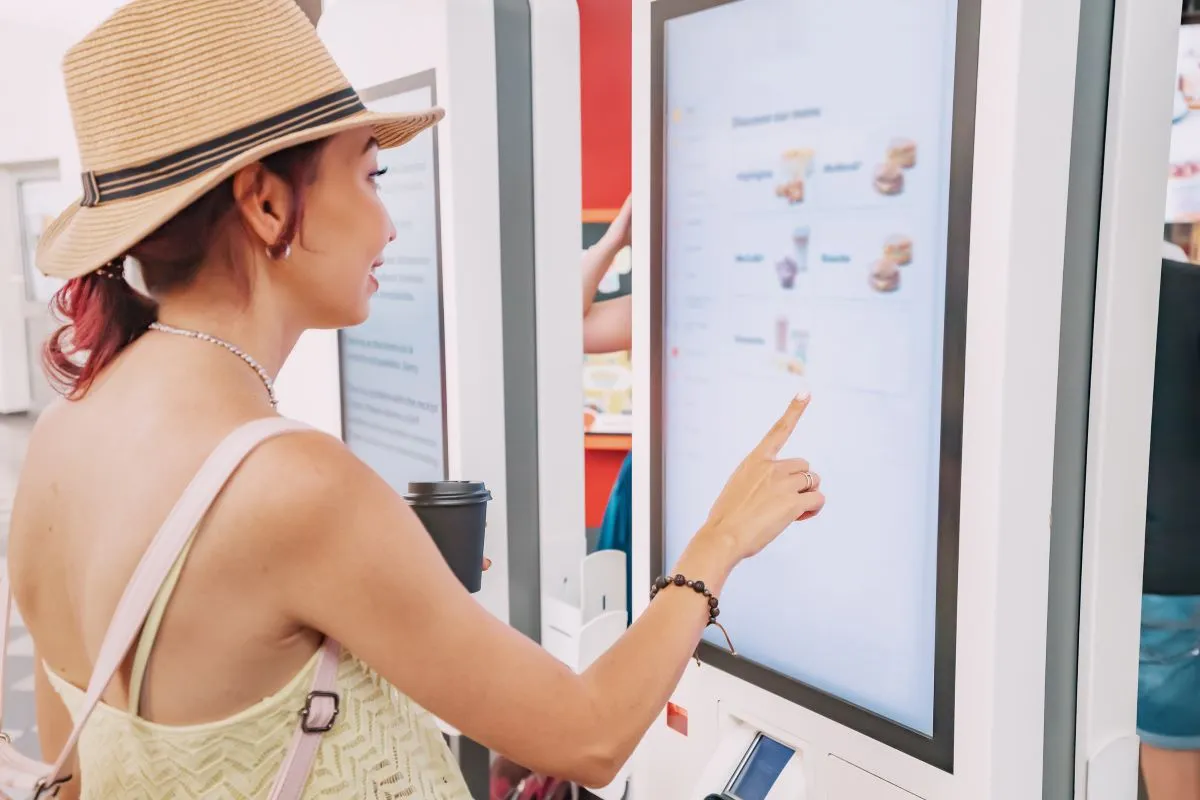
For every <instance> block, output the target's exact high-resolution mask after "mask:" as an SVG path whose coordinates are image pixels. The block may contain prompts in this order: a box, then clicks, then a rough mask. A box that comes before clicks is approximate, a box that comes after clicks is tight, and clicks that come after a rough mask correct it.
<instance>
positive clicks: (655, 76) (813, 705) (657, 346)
mask: <svg viewBox="0 0 1200 800" xmlns="http://www.w3.org/2000/svg"><path fill="white" fill-rule="evenodd" d="M732 2H741V0H655V1H654V2H653V3H652V4H651V88H650V92H651V97H650V127H651V156H650V157H651V168H650V195H651V207H650V215H649V216H650V253H651V258H652V259H653V263H652V265H651V269H650V291H651V297H650V309H651V312H650V313H651V323H650V360H651V364H650V397H649V408H650V495H649V496H650V536H651V543H650V570H651V574H650V576H649V578H650V580H651V581H652V580H654V578H655V577H657V576H659V575H661V574H663V571H664V565H663V561H664V535H663V529H664V519H663V513H664V509H663V494H662V493H663V486H664V480H663V475H664V470H665V463H664V457H663V427H662V426H663V355H664V353H663V348H664V341H663V330H664V321H665V317H666V313H665V307H664V299H665V291H664V281H665V278H664V265H663V263H662V262H663V260H664V258H665V252H666V251H665V230H664V214H665V208H664V183H665V176H666V151H665V148H664V134H665V127H666V113H667V109H666V107H665V101H666V97H665V94H666V87H665V78H666V75H665V43H666V41H665V30H666V23H667V22H668V21H669V20H672V19H675V18H677V17H681V16H686V15H690V14H695V13H699V12H703V11H708V10H710V9H713V8H716V7H719V6H723V5H727V4H729V3H732ZM980 4H981V0H958V14H957V31H956V43H955V55H954V59H955V65H954V89H953V92H954V100H953V111H952V133H951V146H950V196H949V200H948V202H949V214H948V220H947V222H948V225H947V237H948V242H947V251H946V305H945V329H944V335H943V339H944V343H943V366H942V423H941V453H940V463H939V486H940V491H939V508H938V543H937V572H936V575H937V588H936V591H937V599H936V611H935V632H934V637H935V639H934V709H933V735H932V736H927V735H925V734H924V733H921V732H918V731H915V730H912V729H911V728H908V727H905V726H903V725H900V724H898V723H896V722H893V721H891V720H889V719H886V718H884V717H882V716H880V715H878V714H875V713H873V712H871V711H867V710H866V709H864V708H861V707H859V706H856V705H854V704H852V703H849V702H847V701H845V700H843V699H841V698H839V697H835V696H834V695H832V694H829V693H827V692H824V691H821V690H820V689H817V688H815V687H813V686H810V685H808V684H805V683H802V682H800V681H797V680H795V679H793V678H790V677H788V676H786V675H783V674H781V673H779V672H776V671H775V670H772V669H770V668H768V667H764V666H762V665H761V664H757V663H755V662H752V661H749V660H747V659H744V658H741V657H740V656H735V655H732V654H731V653H729V652H728V651H726V650H723V649H721V648H719V647H714V646H712V645H711V644H709V643H708V642H707V641H703V642H701V644H700V649H699V656H700V658H701V660H702V661H704V662H705V663H707V664H711V665H712V666H714V667H716V668H718V669H720V670H722V671H724V672H727V673H729V674H731V675H734V676H735V677H738V678H740V679H742V680H745V681H747V682H749V683H752V684H754V685H756V686H759V687H761V688H763V689H765V690H767V691H769V692H771V693H772V694H775V695H777V696H779V697H781V698H783V699H785V700H788V701H790V702H793V703H796V704H798V705H801V706H803V707H805V708H808V709H810V710H812V711H814V712H816V713H818V714H820V715H822V716H824V717H828V718H829V719H832V720H834V721H835V722H838V723H840V724H842V725H845V726H846V727H848V728H851V729H853V730H855V731H858V732H859V733H862V734H864V735H866V736H869V737H871V738H873V739H876V740H877V741H879V742H882V743H883V744H885V745H888V746H890V747H893V748H895V749H897V750H900V751H901V752H903V753H906V754H908V755H910V756H912V757H913V758H916V759H919V760H921V761H923V762H925V763H927V764H930V765H931V766H933V767H936V768H938V769H941V770H943V771H945V772H951V773H952V772H953V771H954V702H955V660H956V647H957V632H958V543H959V511H960V505H961V483H962V431H963V393H964V380H965V378H964V376H965V360H966V359H965V356H966V332H967V280H968V267H969V256H970V229H971V185H972V163H973V159H974V149H975V148H974V144H975V103H976V95H977V81H978V62H979V17H980ZM735 633H736V632H735Z"/></svg>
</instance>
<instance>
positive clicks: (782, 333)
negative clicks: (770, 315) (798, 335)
mask: <svg viewBox="0 0 1200 800" xmlns="http://www.w3.org/2000/svg"><path fill="white" fill-rule="evenodd" d="M791 329H792V324H791V323H790V322H788V319H787V317H779V318H777V319H776V320H775V351H776V352H778V353H786V352H787V349H788V334H789V333H790V332H791Z"/></svg>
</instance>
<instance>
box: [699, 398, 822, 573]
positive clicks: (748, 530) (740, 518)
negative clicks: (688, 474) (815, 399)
mask: <svg viewBox="0 0 1200 800" xmlns="http://www.w3.org/2000/svg"><path fill="white" fill-rule="evenodd" d="M809 400H810V398H809V396H808V395H807V394H804V395H797V396H796V398H795V399H793V400H792V402H791V403H790V404H789V405H788V408H787V411H785V412H784V414H783V416H782V417H780V418H779V421H778V422H776V423H775V425H774V426H773V427H772V428H771V430H770V431H769V432H768V433H767V435H766V436H765V437H764V438H763V440H762V441H761V442H759V444H758V446H756V447H755V448H754V450H752V451H751V452H750V455H748V456H746V458H745V460H743V461H742V463H741V464H739V465H738V467H737V469H736V470H734V472H733V475H731V476H730V478H729V481H728V482H727V483H726V484H725V488H724V489H723V490H722V491H721V494H720V496H719V497H718V498H717V501H716V503H714V504H713V507H712V511H710V512H709V516H708V524H707V525H706V527H708V528H711V529H712V530H714V531H718V532H720V533H721V534H722V535H724V536H727V537H730V539H731V540H732V543H733V546H734V552H735V555H736V556H737V557H738V558H743V559H744V558H749V557H750V556H753V555H755V554H757V553H758V552H759V551H761V550H762V549H763V548H764V547H766V546H767V545H768V544H770V543H771V542H772V541H774V540H775V538H776V537H778V536H779V534H781V533H783V531H784V529H786V528H787V527H788V526H789V525H791V524H792V523H793V522H797V521H803V520H806V519H810V518H812V517H814V516H816V515H817V514H818V513H820V511H821V508H822V507H823V506H824V505H825V496H824V495H823V494H821V492H820V486H821V478H820V476H818V475H817V474H816V473H815V472H812V471H811V469H810V467H809V463H808V462H807V461H805V460H804V459H802V458H790V459H783V460H779V459H777V456H778V455H779V451H780V450H781V449H782V448H783V446H784V445H785V444H787V441H788V439H789V438H790V437H791V435H792V431H794V430H795V429H796V423H797V422H799V421H800V417H801V416H803V415H804V410H805V409H806V408H808V404H809Z"/></svg>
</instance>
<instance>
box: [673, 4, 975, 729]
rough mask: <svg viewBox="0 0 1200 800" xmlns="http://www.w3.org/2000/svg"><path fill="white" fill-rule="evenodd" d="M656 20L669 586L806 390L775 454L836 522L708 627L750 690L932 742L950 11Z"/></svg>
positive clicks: (727, 594) (745, 586)
mask: <svg viewBox="0 0 1200 800" xmlns="http://www.w3.org/2000/svg"><path fill="white" fill-rule="evenodd" d="M655 5H656V6H660V7H662V8H663V9H664V10H663V11H662V12H661V13H662V15H663V16H665V17H666V18H665V19H664V20H663V21H662V39H661V45H660V46H661V61H660V62H658V63H659V64H660V66H659V67H657V68H656V69H660V70H661V89H660V91H661V95H660V97H661V112H662V122H661V125H662V129H661V130H662V133H661V136H660V137H659V140H660V142H661V144H660V147H659V148H658V149H659V151H660V157H661V158H662V160H663V164H662V166H663V169H662V171H661V174H662V176H663V177H662V178H661V184H660V186H661V191H659V190H656V194H655V196H656V197H659V198H661V201H660V202H661V203H662V208H661V214H659V211H660V210H659V209H655V211H654V212H652V213H653V214H654V215H655V216H657V217H659V218H660V219H661V225H662V237H661V244H662V254H663V261H662V269H661V278H657V280H661V289H660V297H659V301H660V305H661V313H662V321H661V322H662V324H661V334H656V335H659V336H660V337H661V338H660V339H659V340H658V344H659V345H661V348H660V349H659V348H656V349H659V352H658V353H657V354H656V358H657V359H658V364H659V365H660V369H659V375H660V377H661V394H660V395H659V398H658V411H657V413H658V414H659V415H660V416H659V419H660V422H659V423H658V435H659V436H661V440H660V442H661V443H660V445H659V446H660V448H661V460H660V467H659V468H660V469H661V473H660V475H661V477H660V480H661V500H660V503H661V508H660V513H661V518H662V522H661V529H662V546H663V553H662V556H663V559H664V561H665V563H664V564H663V566H664V567H665V568H666V569H668V570H669V569H670V568H671V567H672V566H673V565H674V563H675V562H676V561H677V560H678V558H679V557H680V555H681V554H682V552H683V550H684V548H685V546H686V545H687V544H688V542H689V540H690V539H691V538H692V536H693V535H694V534H695V532H696V531H697V530H699V528H700V527H701V525H702V524H703V523H704V522H705V519H706V517H707V514H708V512H709V509H710V506H711V503H712V501H713V500H714V499H715V498H716V497H717V495H718V493H719V492H720V490H721V488H722V486H723V484H724V482H725V480H726V479H727V478H728V476H729V475H730V474H731V473H732V471H733V470H734V468H735V467H736V466H737V464H738V463H739V461H740V460H741V459H742V458H744V457H745V455H746V454H747V453H748V452H749V451H750V450H751V448H753V447H754V445H755V444H756V443H757V442H758V441H759V440H760V439H761V437H762V436H763V435H764V434H765V433H766V431H767V430H768V428H769V427H770V426H771V424H772V423H773V422H774V421H775V420H776V419H777V418H778V417H779V415H780V414H781V413H782V412H783V410H784V408H785V406H786V404H787V402H788V400H789V399H790V398H791V397H792V396H793V395H795V394H796V393H797V392H798V391H801V390H809V391H811V392H812V394H813V398H814V399H813V402H812V404H811V406H810V408H809V410H808V412H807V414H806V416H805V417H804V419H803V420H802V421H801V422H800V425H799V428H798V429H797V431H796V434H795V436H794V437H793V440H792V442H791V443H790V445H789V446H788V447H787V448H786V449H785V451H784V452H783V454H782V457H799V456H803V457H805V458H807V459H809V460H810V461H811V463H812V464H813V469H814V470H815V471H816V472H819V473H820V475H821V479H822V490H823V491H824V492H825V494H826V497H827V505H826V507H825V510H824V512H823V513H822V514H821V515H820V516H819V517H818V518H816V519H814V520H812V521H809V522H805V523H803V524H799V525H794V526H793V527H792V528H791V529H790V530H788V531H787V532H785V533H784V535H783V536H782V537H780V538H779V539H778V540H777V541H776V542H775V543H774V544H772V545H771V546H770V547H769V548H768V549H767V550H766V551H765V552H763V553H762V554H760V555H759V556H758V557H756V558H753V559H750V560H748V561H746V562H743V563H742V564H741V565H740V566H739V567H738V568H737V569H736V570H735V572H734V574H733V576H732V577H731V578H730V580H729V581H728V583H727V584H726V586H725V589H724V594H723V596H722V597H721V622H722V623H723V624H724V626H725V628H726V629H728V631H729V634H730V636H731V637H732V640H733V643H734V645H735V646H736V648H737V652H738V656H739V657H740V658H739V659H737V660H738V661H742V662H747V663H751V664H753V665H756V666H757V667H760V668H762V669H759V670H758V672H757V673H755V675H761V674H766V673H768V672H769V673H770V674H772V675H774V676H776V677H778V676H782V677H783V678H784V679H787V680H789V681H793V682H797V683H801V684H804V685H806V686H807V687H811V688H813V689H816V690H817V691H818V692H819V693H822V694H824V695H825V696H827V697H832V698H834V699H835V700H836V701H838V702H840V703H844V704H847V705H850V706H853V707H855V708H856V709H859V710H862V711H865V712H868V713H869V714H870V715H874V716H876V717H879V718H882V719H883V720H886V721H888V722H890V723H894V725H896V726H899V727H902V728H904V729H906V730H907V731H910V732H915V733H916V734H919V735H920V736H924V737H930V736H932V735H933V733H934V706H935V639H936V634H937V630H938V586H939V583H938V557H939V535H940V533H944V531H942V532H940V527H939V516H940V514H939V509H949V508H952V509H955V510H956V509H957V502H958V500H957V486H958V483H957V481H958V477H957V464H955V466H954V469H955V470H956V472H955V476H954V478H953V480H952V481H949V482H946V484H945V485H946V486H948V487H951V488H952V490H953V492H954V495H955V496H954V497H953V503H952V505H949V506H944V505H942V503H943V501H945V500H946V499H947V498H946V497H943V496H942V494H943V493H942V492H940V491H939V483H940V482H941V481H942V480H943V479H945V477H946V475H945V474H944V473H943V471H942V464H943V455H944V451H943V444H944V443H943V441H942V430H943V399H944V398H943V388H944V378H945V375H944V366H945V365H944V359H943V351H944V346H943V345H944V340H945V337H944V334H945V326H946V320H947V319H948V316H947V315H948V314H949V313H951V312H950V310H949V307H948V304H947V274H948V271H947V253H948V228H949V208H950V185H951V152H952V135H953V124H952V122H953V116H954V113H953V112H954V96H955V54H956V41H957V35H958V33H957V32H958V9H957V2H955V0H906V2H903V3H896V2H892V1H891V0H867V2H860V3H844V2H829V1H828V0H739V1H738V2H725V3H714V2H712V0H707V1H706V2H693V3H692V4H691V5H692V6H695V7H699V9H698V10H690V11H687V12H686V13H674V12H673V11H672V10H675V11H679V10H681V9H683V8H685V7H686V6H687V5H688V4H687V3H684V2H679V1H668V0H659V2H656V3H655ZM972 66H973V65H972ZM971 105H972V107H973V100H972V103H971ZM655 171H656V172H657V170H655ZM968 213H969V212H968ZM963 270H964V275H965V262H964V263H963ZM964 281H965V277H964ZM963 297H964V298H965V283H964V284H963ZM950 305H953V303H951V304H950ZM954 313H957V314H959V315H965V302H964V304H963V307H962V308H959V309H958V310H957V311H956V312H954ZM958 369H959V370H960V372H961V364H959V365H958ZM958 380H959V381H961V374H960V375H959V378H958ZM957 393H958V403H959V404H961V383H959V385H958V389H957ZM952 394H953V392H952ZM954 446H955V447H961V441H958V442H957V443H955V444H954ZM947 516H949V515H947ZM953 517H954V519H953V520H952V521H951V522H950V523H949V524H951V525H952V526H954V531H953V535H954V536H957V513H956V511H955V513H954V514H953ZM953 568H954V567H953V566H952V567H951V569H953ZM689 577H690V576H689ZM947 602H949V603H950V604H951V606H952V605H953V598H952V597H951V598H949V599H948V601H947ZM950 613H951V617H950V620H951V624H950V629H949V635H950V636H951V644H950V647H951V653H952V652H953V645H952V637H953V611H952V610H951V612H950ZM706 638H708V639H709V640H710V641H711V642H712V643H713V644H714V645H721V646H723V645H724V639H723V637H722V636H721V634H720V633H719V632H717V631H716V629H715V628H710V629H709V633H708V634H707V637H706ZM951 658H952V656H951ZM952 663H953V662H952V661H951V664H952ZM735 666H736V665H735ZM951 694H952V693H951Z"/></svg>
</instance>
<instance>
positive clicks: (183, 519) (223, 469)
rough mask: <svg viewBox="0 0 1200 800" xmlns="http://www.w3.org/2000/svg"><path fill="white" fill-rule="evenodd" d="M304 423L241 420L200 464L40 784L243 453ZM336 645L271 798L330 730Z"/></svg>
mask: <svg viewBox="0 0 1200 800" xmlns="http://www.w3.org/2000/svg"><path fill="white" fill-rule="evenodd" d="M303 430H310V428H309V427H308V426H307V425H304V424H303V423H299V422H295V421H293V420H288V419H284V418H282V417H269V418H266V419H261V420H256V421H254V422H250V423H247V424H245V425H243V426H242V427H240V428H238V429H237V430H235V431H234V432H233V433H231V434H229V436H228V437H226V438H225V439H224V441H222V442H221V443H220V444H219V445H218V446H217V448H216V449H215V450H214V451H213V452H212V454H211V455H210V456H209V457H208V459H207V460H206V461H205V462H204V464H203V466H201V468H200V471H199V472H198V473H197V474H196V476H195V477H194V478H193V479H192V482H191V483H190V484H189V485H188V487H187V489H185V490H184V492H183V495H182V496H181V497H180V498H179V500H178V501H177V502H176V504H175V507H174V508H173V509H171V513H170V514H169V515H168V516H167V519H166V521H165V522H164V523H163V525H162V527H161V528H160V529H159V531H158V533H156V534H155V536H154V539H153V540H152V541H151V542H150V546H149V547H148V548H147V549H146V552H145V554H143V556H142V559H141V561H140V562H139V563H138V565H137V567H136V569H135V570H134V572H133V576H132V577H131V578H130V579H129V583H128V584H127V585H126V587H125V592H124V593H123V594H122V596H121V599H120V601H119V602H118V603H117V609H116V612H115V613H114V614H113V619H112V622H110V623H109V626H108V631H107V632H106V633H105V635H104V641H103V643H102V644H101V645H100V653H99V655H98V656H97V658H96V665H95V668H94V670H93V672H92V677H91V680H90V681H89V682H88V690H87V697H86V699H85V701H84V705H83V711H82V713H81V714H80V715H79V717H78V719H77V720H76V721H75V727H74V729H73V730H72V731H71V736H70V737H69V738H68V739H67V743H66V746H65V747H63V751H62V753H60V754H59V756H58V760H57V761H56V762H55V763H54V768H53V770H52V772H51V773H50V775H49V776H48V777H47V779H46V780H45V781H44V783H45V784H46V785H53V784H54V783H55V782H56V781H57V780H58V779H59V775H60V773H61V772H62V768H63V765H64V764H65V763H66V762H67V760H68V759H69V758H70V757H71V755H72V754H73V753H74V752H75V748H76V746H77V745H78V742H79V735H80V733H81V732H82V731H83V726H84V725H85V724H86V723H87V721H88V718H89V717H90V716H91V715H92V712H93V711H95V710H96V706H97V705H98V704H99V703H100V696H101V695H102V694H103V693H104V690H105V689H106V688H108V685H109V683H110V682H111V681H112V679H113V676H114V675H115V674H116V672H117V670H118V669H119V668H120V666H121V662H122V661H123V660H124V659H125V656H126V655H127V654H128V652H129V648H130V647H131V646H132V644H133V642H134V639H136V638H137V635H138V632H139V631H140V629H141V627H142V624H143V623H144V622H145V620H146V615H147V614H148V613H149V611H150V606H151V604H152V603H153V602H154V597H155V596H156V595H157V594H158V591H159V588H160V587H161V586H162V584H163V581H164V580H165V579H166V577H167V574H168V573H169V572H170V570H171V567H172V565H173V564H174V563H175V561H176V559H178V558H179V555H180V553H182V552H183V548H184V547H186V546H187V543H188V541H190V539H191V538H192V534H193V532H194V531H195V530H196V527H197V526H198V525H199V524H200V521H201V520H202V519H203V518H204V515H205V514H207V513H208V510H209V508H210V507H211V506H212V504H213V502H214V501H215V500H216V498H217V495H218V494H219V493H220V491H221V490H222V489H223V488H224V486H225V484H226V483H227V482H228V481H229V478H230V477H231V476H232V475H233V473H234V472H235V471H236V470H237V468H238V467H239V466H240V465H241V463H242V461H243V460H245V458H246V456H248V455H249V454H250V452H251V451H253V450H254V448H255V447H257V446H258V445H260V444H261V443H263V442H265V441H267V440H268V439H271V438H273V437H275V436H279V435H281V434H284V433H289V432H292V431H303ZM3 588H4V590H5V609H4V616H5V619H6V621H7V619H8V617H9V615H10V613H11V607H12V595H11V593H10V592H9V591H8V581H7V576H5V579H4V585H3ZM7 643H8V626H7V624H6V625H5V626H4V629H3V631H2V632H0V648H3V647H5V646H6V645H7ZM6 652H7V650H4V649H0V654H3V653H6ZM340 652H341V648H340V646H339V645H338V643H337V642H335V641H333V640H332V639H326V641H325V643H324V644H323V645H322V646H321V657H320V660H319V662H318V664H317V669H316V673H315V676H314V680H313V686H312V691H311V692H310V693H309V695H308V701H307V702H306V704H305V707H304V709H303V710H302V711H300V721H299V723H298V725H297V731H296V734H295V735H294V736H293V738H292V742H291V744H290V745H289V746H288V752H287V754H286V755H285V756H284V762H283V766H282V767H281V769H280V772H279V775H278V776H277V778H276V781H275V785H274V786H273V787H272V789H271V795H270V797H271V800H295V798H298V797H299V795H300V792H301V791H302V790H303V788H304V784H305V783H306V782H307V780H308V773H309V771H310V770H311V768H312V762H313V760H314V758H315V757H316V751H317V744H318V743H319V741H318V740H319V735H320V734H322V733H324V732H326V731H328V730H329V729H330V728H331V727H332V726H333V723H334V721H335V720H336V718H337V715H338V711H339V704H340V701H339V698H338V695H337V692H336V691H335V690H336V688H337V667H338V661H339V657H340ZM4 660H5V659H4V658H3V657H0V680H2V679H3V667H2V663H3V661H4ZM2 687H3V683H0V694H3V691H2ZM0 711H2V709H0Z"/></svg>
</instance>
